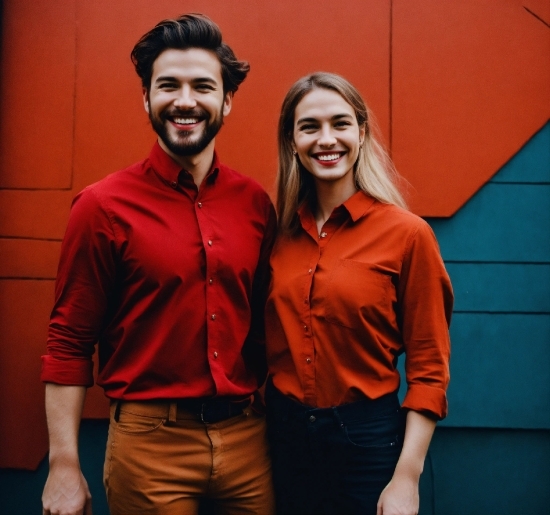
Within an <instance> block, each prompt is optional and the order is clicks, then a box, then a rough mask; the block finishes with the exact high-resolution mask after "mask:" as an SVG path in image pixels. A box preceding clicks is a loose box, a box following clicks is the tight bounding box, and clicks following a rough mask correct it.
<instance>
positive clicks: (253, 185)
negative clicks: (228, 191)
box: [220, 163, 269, 200]
mask: <svg viewBox="0 0 550 515" xmlns="http://www.w3.org/2000/svg"><path fill="white" fill-rule="evenodd" d="M220 176H221V178H222V181H223V184H224V185H225V186H227V187H234V188H238V189H245V190H247V191H249V192H250V193H253V194H256V195H258V196H260V197H264V198H265V199H266V200H269V195H268V194H267V192H266V191H265V189H264V187H263V186H262V185H261V184H260V183H259V182H258V181H257V180H256V179H253V178H252V177H249V176H248V175H244V174H243V173H241V172H238V171H237V170H235V169H233V168H231V167H230V166H228V165H226V164H224V163H220Z"/></svg>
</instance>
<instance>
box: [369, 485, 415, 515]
mask: <svg viewBox="0 0 550 515" xmlns="http://www.w3.org/2000/svg"><path fill="white" fill-rule="evenodd" d="M419 505H420V499H419V496H418V482H417V481H414V480H412V479H410V478H407V477H399V476H394V477H393V479H392V480H391V481H390V482H389V483H388V485H387V486H386V488H384V490H383V491H382V494H381V495H380V499H379V500H378V504H377V507H376V515H417V514H418V508H419Z"/></svg>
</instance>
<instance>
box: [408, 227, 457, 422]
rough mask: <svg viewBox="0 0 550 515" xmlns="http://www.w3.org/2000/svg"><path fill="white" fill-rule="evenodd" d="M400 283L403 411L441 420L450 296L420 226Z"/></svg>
mask: <svg viewBox="0 0 550 515" xmlns="http://www.w3.org/2000/svg"><path fill="white" fill-rule="evenodd" d="M401 279H402V280H401V282H400V296H401V306H402V310H401V325H402V334H403V341H404V345H405V351H406V361H405V371H406V379H407V385H408V390H407V394H406V396H405V401H404V403H403V406H404V407H405V408H408V409H412V410H415V411H420V412H429V413H431V414H432V415H433V416H435V417H436V418H438V419H442V418H444V417H445V416H446V415H447V398H446V390H447V386H448V384H449V379H450V376H449V358H450V339H449V324H450V320H451V313H452V307H453V292H452V287H451V282H450V279H449V276H448V274H447V271H446V270H445V266H444V264H443V260H442V258H441V255H440V252H439V246H438V244H437V241H436V239H435V235H434V234H433V232H432V230H431V228H430V226H429V225H428V224H427V223H425V222H423V221H422V223H421V224H420V226H419V228H418V230H417V231H416V233H415V234H414V235H413V237H412V238H411V241H410V245H409V246H408V249H407V252H406V255H405V259H404V261H403V270H402V278H401Z"/></svg>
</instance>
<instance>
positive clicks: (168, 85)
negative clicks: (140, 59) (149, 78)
mask: <svg viewBox="0 0 550 515" xmlns="http://www.w3.org/2000/svg"><path fill="white" fill-rule="evenodd" d="M176 88H177V85H176V84H173V83H171V82H163V83H162V84H159V89H176Z"/></svg>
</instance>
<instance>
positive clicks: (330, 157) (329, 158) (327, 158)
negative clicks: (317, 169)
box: [317, 154, 340, 161]
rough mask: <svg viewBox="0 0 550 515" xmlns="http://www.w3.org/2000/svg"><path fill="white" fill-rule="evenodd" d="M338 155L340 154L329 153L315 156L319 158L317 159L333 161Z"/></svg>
mask: <svg viewBox="0 0 550 515" xmlns="http://www.w3.org/2000/svg"><path fill="white" fill-rule="evenodd" d="M339 157H340V154H329V155H323V156H317V159H319V161H335V160H336V159H338V158H339Z"/></svg>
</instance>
